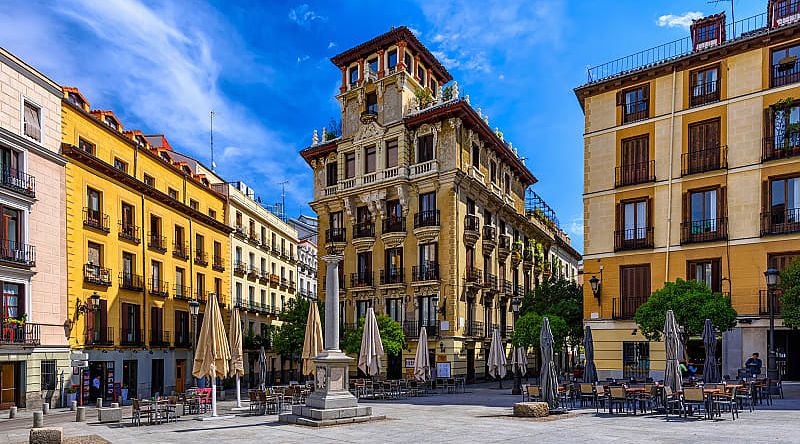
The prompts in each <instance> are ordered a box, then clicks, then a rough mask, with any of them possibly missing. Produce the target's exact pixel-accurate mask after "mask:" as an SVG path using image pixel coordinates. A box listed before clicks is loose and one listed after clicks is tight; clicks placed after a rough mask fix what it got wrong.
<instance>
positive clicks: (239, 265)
mask: <svg viewBox="0 0 800 444" xmlns="http://www.w3.org/2000/svg"><path fill="white" fill-rule="evenodd" d="M248 269H249V267H248V266H247V263H246V262H242V261H236V262H235V263H234V264H233V274H235V275H237V276H244V275H245V274H247V270H248Z"/></svg>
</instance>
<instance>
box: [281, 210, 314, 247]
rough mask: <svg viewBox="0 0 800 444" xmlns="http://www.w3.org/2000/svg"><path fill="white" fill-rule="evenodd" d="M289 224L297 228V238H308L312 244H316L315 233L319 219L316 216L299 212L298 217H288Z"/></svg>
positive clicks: (299, 239) (300, 239)
mask: <svg viewBox="0 0 800 444" xmlns="http://www.w3.org/2000/svg"><path fill="white" fill-rule="evenodd" d="M287 223H288V224H289V225H291V226H292V228H294V229H295V230H297V240H298V241H302V240H308V241H310V242H311V243H313V244H314V245H317V242H318V241H317V233H318V231H319V227H318V225H319V221H318V220H317V218H316V217H313V216H306V215H304V214H301V215H300V216H298V217H295V218H292V219H289V220H288V221H287Z"/></svg>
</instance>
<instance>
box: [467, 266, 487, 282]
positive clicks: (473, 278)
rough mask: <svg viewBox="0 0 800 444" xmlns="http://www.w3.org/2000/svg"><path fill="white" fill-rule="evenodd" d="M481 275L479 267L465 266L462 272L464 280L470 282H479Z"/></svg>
mask: <svg viewBox="0 0 800 444" xmlns="http://www.w3.org/2000/svg"><path fill="white" fill-rule="evenodd" d="M482 276H483V272H482V271H481V269H480V268H475V267H472V268H467V270H466V271H465V273H464V281H465V282H467V283H470V284H476V285H480V284H481V277H482Z"/></svg>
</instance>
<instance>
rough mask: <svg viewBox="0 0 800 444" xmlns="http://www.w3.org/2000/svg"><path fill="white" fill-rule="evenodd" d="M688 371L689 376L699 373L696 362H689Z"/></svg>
mask: <svg viewBox="0 0 800 444" xmlns="http://www.w3.org/2000/svg"><path fill="white" fill-rule="evenodd" d="M686 371H687V372H688V374H689V376H696V375H697V367H696V366H695V365H694V364H689V365H688V366H686Z"/></svg>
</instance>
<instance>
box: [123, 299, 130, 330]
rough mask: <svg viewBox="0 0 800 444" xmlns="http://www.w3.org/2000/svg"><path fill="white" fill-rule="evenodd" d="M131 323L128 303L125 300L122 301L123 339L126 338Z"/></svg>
mask: <svg viewBox="0 0 800 444" xmlns="http://www.w3.org/2000/svg"><path fill="white" fill-rule="evenodd" d="M129 328H130V325H128V304H127V303H125V302H123V303H122V334H123V336H122V337H123V339H124V338H125V336H124V335H125V334H127V332H128V330H129Z"/></svg>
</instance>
